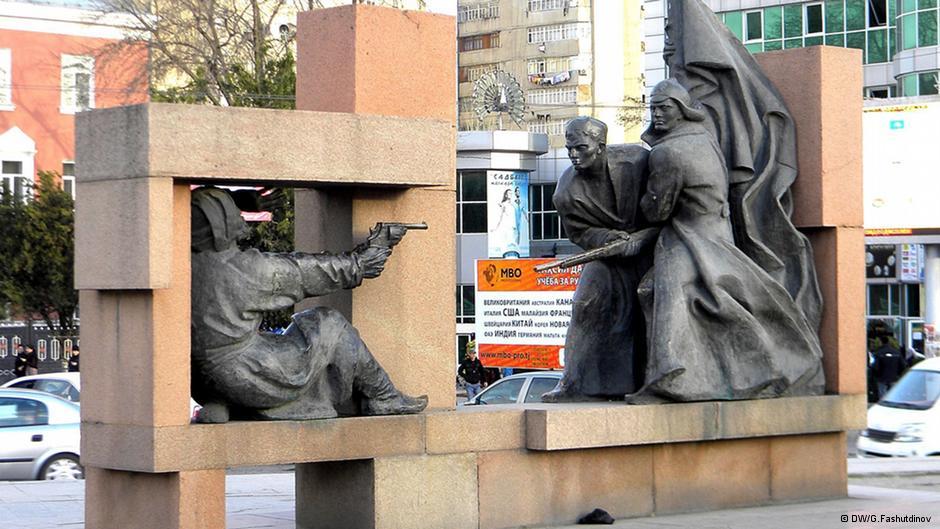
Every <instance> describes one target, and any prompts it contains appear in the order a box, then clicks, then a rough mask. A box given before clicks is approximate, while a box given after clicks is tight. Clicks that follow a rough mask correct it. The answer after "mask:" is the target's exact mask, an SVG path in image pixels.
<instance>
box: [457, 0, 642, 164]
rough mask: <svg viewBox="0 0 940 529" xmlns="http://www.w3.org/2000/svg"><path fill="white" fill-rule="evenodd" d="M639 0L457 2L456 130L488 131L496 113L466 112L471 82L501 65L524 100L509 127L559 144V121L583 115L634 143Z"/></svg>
mask: <svg viewBox="0 0 940 529" xmlns="http://www.w3.org/2000/svg"><path fill="white" fill-rule="evenodd" d="M642 20H643V8H642V1H641V0H604V1H602V2H599V1H596V0H593V1H592V0H459V2H458V7H457V36H458V44H457V51H458V59H457V63H458V70H459V71H458V79H459V88H458V98H459V100H458V106H459V126H460V129H461V130H493V129H495V128H497V127H498V121H497V118H496V116H489V117H487V118H486V119H484V120H483V121H481V120H480V119H479V118H478V117H477V115H476V114H475V113H474V112H473V101H472V94H473V86H474V81H476V80H477V79H479V78H480V77H481V76H482V75H484V74H486V72H489V71H493V70H497V69H499V70H504V71H506V72H508V73H510V74H511V75H512V76H513V77H514V78H515V79H516V80H517V81H518V82H519V85H520V87H521V89H522V91H523V93H524V98H525V106H526V111H525V121H524V123H523V124H522V126H521V127H520V126H518V125H517V124H516V123H514V122H512V120H510V119H507V118H505V117H504V119H503V124H504V126H505V128H507V129H509V130H518V129H521V130H528V131H530V132H541V133H546V134H548V135H549V141H550V145H551V146H552V147H558V146H561V145H563V143H564V139H563V133H564V130H563V129H564V124H565V122H566V121H567V120H569V119H571V118H573V117H575V116H579V115H589V116H594V117H597V118H599V119H601V120H603V121H605V122H606V123H607V124H608V126H609V127H610V131H609V136H608V141H609V142H610V143H623V142H631V141H638V140H639V135H640V132H641V118H642V115H643V113H642V110H641V109H640V108H639V107H640V106H641V105H642V99H641V98H642V95H641V94H642V93H643V83H644V79H643V68H644V63H643V48H642V41H643V39H642Z"/></svg>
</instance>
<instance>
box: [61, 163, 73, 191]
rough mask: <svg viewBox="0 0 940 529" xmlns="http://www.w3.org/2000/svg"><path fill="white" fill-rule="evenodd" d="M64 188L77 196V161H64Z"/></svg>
mask: <svg viewBox="0 0 940 529" xmlns="http://www.w3.org/2000/svg"><path fill="white" fill-rule="evenodd" d="M62 189H63V190H64V191H65V192H66V193H68V194H69V195H70V196H71V197H72V198H73V199H74V198H75V162H62Z"/></svg>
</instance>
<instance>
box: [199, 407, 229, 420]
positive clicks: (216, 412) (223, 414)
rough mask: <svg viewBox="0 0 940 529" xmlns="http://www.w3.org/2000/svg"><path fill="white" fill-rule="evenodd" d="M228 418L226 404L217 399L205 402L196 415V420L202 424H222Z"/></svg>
mask: <svg viewBox="0 0 940 529" xmlns="http://www.w3.org/2000/svg"><path fill="white" fill-rule="evenodd" d="M228 420H229V410H228V405H227V404H225V403H224V402H219V401H212V402H207V403H206V404H205V405H204V406H203V407H202V408H200V409H199V413H198V415H196V422H199V423H204V424H222V423H227V422H228Z"/></svg>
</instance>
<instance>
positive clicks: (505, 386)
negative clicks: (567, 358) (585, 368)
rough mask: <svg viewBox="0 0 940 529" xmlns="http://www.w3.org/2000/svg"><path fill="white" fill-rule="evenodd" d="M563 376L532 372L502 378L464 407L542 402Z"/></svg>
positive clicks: (467, 402) (555, 372)
mask: <svg viewBox="0 0 940 529" xmlns="http://www.w3.org/2000/svg"><path fill="white" fill-rule="evenodd" d="M561 375H562V373H561V371H532V372H529V373H520V374H518V375H512V376H508V377H506V378H501V379H499V380H497V381H496V382H494V383H493V384H492V385H491V386H490V387H488V388H486V389H484V390H483V391H481V392H480V393H479V394H477V395H476V396H475V397H473V398H472V399H470V400H468V401H466V402H464V403H463V404H462V405H463V406H475V405H478V404H523V403H526V402H542V399H541V397H542V394H543V393H548V392H549V391H551V390H553V389H555V386H556V385H558V381H559V380H561Z"/></svg>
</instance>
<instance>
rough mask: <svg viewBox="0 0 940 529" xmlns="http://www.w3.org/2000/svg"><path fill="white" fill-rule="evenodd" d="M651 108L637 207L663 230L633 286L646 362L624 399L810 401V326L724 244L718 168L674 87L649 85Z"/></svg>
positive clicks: (817, 372) (715, 149)
mask: <svg viewBox="0 0 940 529" xmlns="http://www.w3.org/2000/svg"><path fill="white" fill-rule="evenodd" d="M650 101H651V114H652V123H651V124H650V127H649V129H648V130H647V131H646V133H644V135H643V139H644V141H646V142H647V143H648V144H649V145H650V146H651V151H650V163H649V169H650V175H649V183H648V188H647V192H646V194H644V196H643V199H642V201H641V208H642V210H643V214H644V216H645V217H646V218H647V220H649V221H650V222H664V223H665V224H664V226H663V228H662V231H660V234H659V239H658V240H657V242H656V246H655V251H654V263H653V269H652V272H651V273H650V274H648V275H647V277H646V278H644V281H643V283H642V284H641V286H640V289H639V290H640V298H641V300H642V302H643V306H644V312H645V313H646V315H647V318H648V319H649V329H650V336H649V350H648V355H649V356H648V365H647V369H646V380H645V382H644V386H643V389H642V390H641V391H640V392H638V393H637V394H635V395H632V396H631V397H630V399H631V401H633V402H644V401H648V400H649V399H666V400H679V401H694V400H714V399H722V400H727V399H745V398H761V397H774V396H781V395H809V394H818V393H821V392H822V389H823V375H822V351H821V349H820V346H819V339H818V337H817V336H816V330H815V329H814V328H812V327H811V325H810V323H809V322H808V321H807V319H806V318H805V316H804V315H803V312H802V311H801V309H800V307H799V306H798V305H797V303H796V302H795V301H794V300H793V298H792V297H791V296H790V294H789V293H788V292H787V290H786V289H785V288H784V287H783V285H781V284H780V283H778V282H777V281H775V280H774V279H773V277H771V276H770V275H769V274H768V273H767V272H766V271H765V270H764V269H763V268H761V267H760V266H758V265H757V263H755V262H754V261H753V260H752V259H750V258H749V257H748V256H747V255H746V254H745V253H744V252H742V251H741V250H740V249H739V248H738V247H737V246H735V242H734V235H733V230H732V224H731V219H730V216H731V210H730V205H729V202H728V191H729V189H728V172H727V169H726V167H725V162H724V157H723V156H722V151H721V149H720V147H719V145H718V143H717V141H715V138H714V136H712V135H711V133H710V132H709V131H708V130H707V129H706V128H705V127H704V126H703V124H702V123H703V122H704V121H705V119H706V114H705V112H704V111H703V110H702V109H701V108H698V105H696V104H695V102H694V101H693V100H692V99H691V97H690V96H689V94H688V92H687V91H686V90H685V88H683V87H682V86H681V85H680V84H679V83H678V82H676V81H675V80H673V79H667V80H665V81H662V82H661V83H659V84H658V85H656V87H655V88H654V89H653V93H652V96H651V99H650Z"/></svg>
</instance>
